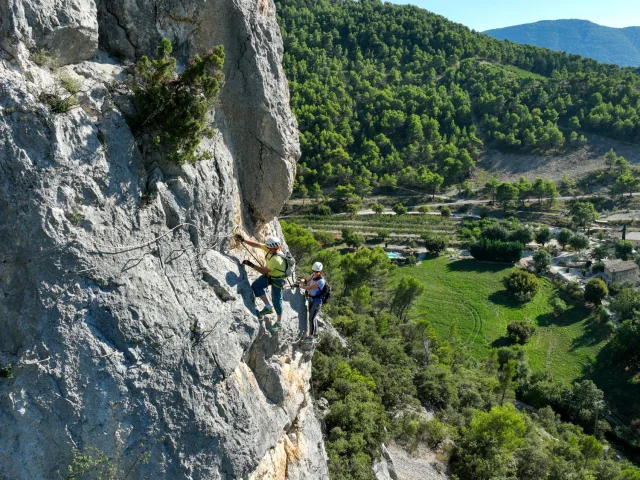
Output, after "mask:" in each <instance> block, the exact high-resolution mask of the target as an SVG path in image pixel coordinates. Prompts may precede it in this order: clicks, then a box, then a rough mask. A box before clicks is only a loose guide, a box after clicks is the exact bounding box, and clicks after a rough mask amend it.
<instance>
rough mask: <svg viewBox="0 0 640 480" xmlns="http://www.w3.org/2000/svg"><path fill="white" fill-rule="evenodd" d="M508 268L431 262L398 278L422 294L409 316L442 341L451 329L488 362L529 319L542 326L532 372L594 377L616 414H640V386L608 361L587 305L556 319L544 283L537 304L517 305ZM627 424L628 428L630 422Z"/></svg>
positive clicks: (530, 347) (531, 346) (532, 348)
mask: <svg viewBox="0 0 640 480" xmlns="http://www.w3.org/2000/svg"><path fill="white" fill-rule="evenodd" d="M510 269H511V267H510V266H507V265H504V264H498V263H486V262H478V261H476V260H460V261H449V260H447V258H446V257H438V258H431V259H428V260H426V261H424V262H422V263H421V264H419V265H417V266H415V267H401V268H399V269H398V270H397V273H396V276H397V278H398V279H400V278H402V277H403V276H412V277H414V278H416V279H418V280H420V281H421V282H422V284H423V285H424V286H425V291H424V293H423V294H422V295H421V297H420V298H419V299H418V301H417V302H416V304H415V306H414V307H413V310H412V313H411V317H412V318H425V319H426V320H428V321H429V322H430V323H431V325H432V326H433V328H434V329H435V330H436V331H437V333H438V335H439V336H444V337H446V336H448V335H449V334H450V328H451V326H452V325H456V327H457V336H458V339H459V341H460V342H461V344H462V345H463V346H464V347H465V348H469V349H470V350H471V352H472V353H473V354H474V356H476V357H477V358H479V359H481V358H484V357H485V356H486V355H487V354H488V353H489V350H490V349H491V348H495V347H501V346H506V345H509V344H510V341H509V339H508V338H507V337H506V327H507V325H508V324H509V323H510V322H512V321H514V320H525V321H530V322H532V323H534V324H535V325H537V327H538V329H537V332H536V334H535V335H534V337H533V339H532V340H531V341H530V342H529V343H528V344H527V345H526V346H525V351H526V352H527V357H528V358H529V363H530V365H531V368H532V369H533V370H534V371H535V370H543V369H546V370H549V371H550V372H551V373H552V374H553V376H554V377H555V378H556V379H558V380H561V381H563V382H567V383H569V382H571V381H574V380H578V379H583V378H590V379H592V380H594V381H595V382H596V384H598V386H599V387H600V388H602V389H603V390H604V391H605V394H606V397H607V399H608V400H609V401H610V403H612V404H613V405H614V407H615V409H616V410H615V411H616V412H617V413H618V414H619V415H620V416H622V417H623V419H625V420H630V419H631V418H636V417H637V416H638V415H639V414H640V405H639V404H638V402H637V401H636V399H637V398H640V387H639V386H638V385H637V384H636V383H635V382H634V381H633V379H632V378H629V377H630V376H629V375H626V374H625V372H623V371H620V369H618V368H617V367H614V366H613V365H611V363H610V362H609V360H608V359H609V354H608V349H607V342H608V338H607V334H606V332H605V330H604V329H603V327H602V325H600V324H598V323H596V321H595V320H594V319H593V318H592V317H591V315H590V313H591V312H590V310H589V309H588V308H587V307H585V306H582V305H576V306H572V307H570V308H569V310H567V312H565V313H564V314H561V315H559V316H555V315H554V314H553V309H552V307H551V305H550V304H549V300H550V299H551V298H552V297H553V296H554V295H555V289H554V288H553V286H552V285H551V283H550V282H549V281H547V280H543V281H542V288H541V290H540V292H539V293H538V295H536V297H535V298H534V299H533V301H531V302H528V303H525V304H522V305H521V304H519V303H518V302H516V301H515V300H513V299H511V298H510V297H508V296H507V295H506V292H505V291H504V287H503V286H502V278H503V277H504V276H505V275H506V274H507V273H508V272H509V271H510ZM627 424H628V423H627Z"/></svg>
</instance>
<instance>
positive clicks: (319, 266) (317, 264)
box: [311, 262, 322, 272]
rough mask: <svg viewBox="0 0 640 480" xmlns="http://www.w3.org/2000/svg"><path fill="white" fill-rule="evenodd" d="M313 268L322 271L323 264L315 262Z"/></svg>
mask: <svg viewBox="0 0 640 480" xmlns="http://www.w3.org/2000/svg"><path fill="white" fill-rule="evenodd" d="M311 270H313V271H314V272H321V271H322V264H321V263H320V262H316V263H314V264H313V266H312V267H311Z"/></svg>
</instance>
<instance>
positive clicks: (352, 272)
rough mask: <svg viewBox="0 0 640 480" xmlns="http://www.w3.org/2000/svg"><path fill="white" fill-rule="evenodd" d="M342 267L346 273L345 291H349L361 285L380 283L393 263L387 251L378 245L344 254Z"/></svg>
mask: <svg viewBox="0 0 640 480" xmlns="http://www.w3.org/2000/svg"><path fill="white" fill-rule="evenodd" d="M340 267H341V270H342V272H343V275H344V288H345V293H349V292H350V291H351V290H352V289H354V288H357V287H359V286H360V285H365V284H366V285H369V286H371V285H375V284H379V283H380V282H382V281H383V280H384V276H385V275H386V274H387V273H388V272H389V271H390V270H391V268H392V267H393V265H392V264H391V261H390V260H389V257H388V256H387V254H386V253H385V251H384V250H383V249H382V248H380V247H376V248H373V249H368V248H362V249H360V250H358V251H357V252H355V253H348V254H346V255H343V256H342V259H341V263H340Z"/></svg>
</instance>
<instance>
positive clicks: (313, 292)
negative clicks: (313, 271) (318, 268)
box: [309, 278, 325, 302]
mask: <svg viewBox="0 0 640 480" xmlns="http://www.w3.org/2000/svg"><path fill="white" fill-rule="evenodd" d="M311 282H312V285H313V283H315V285H314V287H315V288H313V289H311V290H309V300H311V301H314V302H322V298H320V296H319V295H320V292H321V291H322V289H323V288H324V284H325V281H324V278H320V279H318V280H311ZM316 295H318V297H317V298H311V297H315V296H316Z"/></svg>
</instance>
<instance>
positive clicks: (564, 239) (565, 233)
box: [557, 228, 573, 250]
mask: <svg viewBox="0 0 640 480" xmlns="http://www.w3.org/2000/svg"><path fill="white" fill-rule="evenodd" d="M572 237H573V232H572V231H571V230H569V229H568V228H563V229H562V230H560V231H559V232H558V237H557V240H558V243H559V244H560V245H561V246H562V249H563V250H564V249H565V246H567V245H568V244H569V242H570V241H571V238H572Z"/></svg>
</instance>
